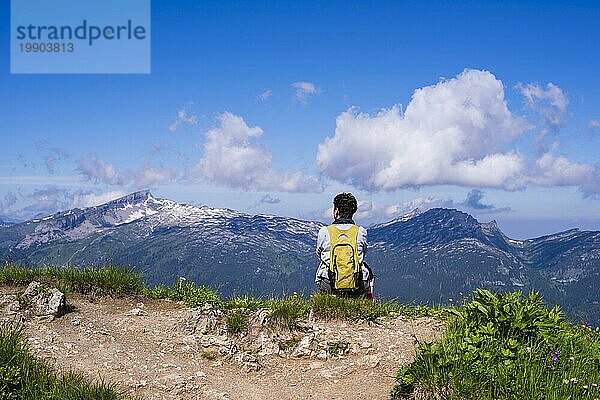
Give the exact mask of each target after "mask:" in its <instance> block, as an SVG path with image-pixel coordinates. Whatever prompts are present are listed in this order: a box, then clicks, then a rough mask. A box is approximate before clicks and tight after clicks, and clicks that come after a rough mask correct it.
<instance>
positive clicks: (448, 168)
mask: <svg viewBox="0 0 600 400" xmlns="http://www.w3.org/2000/svg"><path fill="white" fill-rule="evenodd" d="M525 129H526V123H525V122H524V121H523V120H522V119H520V118H517V117H515V116H513V115H512V113H511V112H510V111H509V110H508V107H507V105H506V101H505V100H504V88H503V85H502V82H500V81H499V80H497V79H496V77H495V76H494V75H492V74H491V73H489V72H486V71H478V70H465V71H463V72H462V73H461V74H459V75H458V76H457V77H456V78H453V79H449V80H442V81H441V82H439V83H438V84H436V85H432V86H428V87H425V88H422V89H418V90H416V91H415V92H414V94H413V96H412V99H411V102H410V103H409V105H408V107H407V108H406V112H405V113H402V111H401V108H400V107H399V106H394V107H392V108H391V109H386V110H382V111H381V112H379V113H378V114H376V115H369V114H365V113H360V112H358V111H357V110H356V109H350V110H348V111H346V112H344V113H342V114H340V115H339V116H338V118H337V120H336V129H335V135H334V136H333V137H331V138H326V139H325V141H324V142H323V143H321V144H320V145H319V148H318V152H317V164H318V166H319V168H320V170H321V171H322V172H323V173H324V174H325V175H327V176H329V177H331V178H333V179H335V180H338V181H341V182H349V183H352V184H354V185H356V186H357V187H360V188H364V189H368V190H381V189H383V190H394V189H398V188H402V187H411V186H412V187H414V186H421V185H442V184H452V185H461V186H475V187H501V188H505V189H515V188H517V187H518V185H519V183H518V179H519V178H520V177H521V176H522V174H523V173H524V171H525V169H526V160H525V158H524V156H523V155H522V154H520V153H518V152H517V151H514V150H513V151H505V150H503V149H504V146H505V145H506V144H507V143H510V142H511V141H513V140H515V139H516V138H517V137H518V136H519V135H520V134H521V133H522V132H523V131H524V130H525Z"/></svg>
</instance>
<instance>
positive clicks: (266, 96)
mask: <svg viewBox="0 0 600 400" xmlns="http://www.w3.org/2000/svg"><path fill="white" fill-rule="evenodd" d="M272 96H273V91H272V90H271V89H265V90H263V91H262V92H261V93H260V94H259V95H258V96H256V101H258V102H265V101H267V100H269V99H270V98H271V97H272Z"/></svg>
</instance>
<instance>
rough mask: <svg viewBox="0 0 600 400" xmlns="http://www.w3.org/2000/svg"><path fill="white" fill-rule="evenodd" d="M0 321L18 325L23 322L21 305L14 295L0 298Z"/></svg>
mask: <svg viewBox="0 0 600 400" xmlns="http://www.w3.org/2000/svg"><path fill="white" fill-rule="evenodd" d="M0 321H5V322H9V323H16V324H19V323H21V322H23V321H24V316H23V314H22V313H21V303H19V301H18V300H17V296H16V295H14V294H8V295H5V296H0Z"/></svg>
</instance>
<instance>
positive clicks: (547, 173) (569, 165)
mask: <svg viewBox="0 0 600 400" xmlns="http://www.w3.org/2000/svg"><path fill="white" fill-rule="evenodd" d="M535 164H536V167H537V174H536V175H535V176H533V177H531V178H530V180H531V181H532V182H533V183H535V184H537V185H540V186H575V185H584V184H589V183H590V182H592V181H593V180H594V179H595V178H594V172H595V171H596V170H597V169H598V168H597V167H593V166H591V165H588V164H580V163H576V162H573V161H571V160H569V159H568V158H567V157H565V156H563V155H559V156H556V155H554V154H552V153H550V152H548V153H545V154H544V155H542V156H541V157H540V158H538V159H537V160H536V163H535Z"/></svg>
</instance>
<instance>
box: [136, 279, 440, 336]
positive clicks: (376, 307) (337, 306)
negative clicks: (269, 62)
mask: <svg viewBox="0 0 600 400" xmlns="http://www.w3.org/2000/svg"><path fill="white" fill-rule="evenodd" d="M145 294H146V295H147V296H149V297H152V298H156V299H171V300H175V301H182V302H183V303H184V304H186V305H188V306H190V307H197V306H199V305H202V304H206V303H208V304H210V305H212V306H213V307H215V308H218V309H221V310H222V311H223V312H225V314H226V315H227V316H228V318H229V317H230V314H232V313H236V315H235V316H231V318H230V319H231V323H229V322H228V326H229V325H231V326H232V328H231V329H232V332H235V333H240V332H243V331H244V330H245V326H242V325H243V324H242V320H243V319H244V316H245V318H246V319H247V317H248V312H247V311H257V310H259V309H269V310H271V318H270V323H271V324H273V325H277V326H279V327H287V328H289V329H296V328H298V326H299V322H300V321H302V320H305V319H307V318H308V316H309V315H310V313H311V310H312V313H313V318H317V319H323V320H332V319H336V320H352V321H359V320H361V321H371V322H375V321H377V319H378V318H381V317H390V316H396V315H406V316H413V317H414V316H436V317H443V316H444V315H445V313H446V311H445V309H441V308H431V307H428V306H423V305H419V306H415V305H407V304H400V303H398V302H397V301H394V300H391V301H379V300H375V301H370V300H367V299H348V298H340V297H336V296H332V295H327V294H319V293H315V294H312V295H311V296H310V297H308V298H305V297H303V296H302V295H300V294H298V293H294V294H292V295H291V296H283V297H281V298H274V297H271V298H266V299H265V298H260V297H259V298H256V297H252V296H249V295H244V296H233V297H232V298H230V299H223V298H221V297H220V295H219V293H218V292H217V291H215V290H214V289H211V288H209V287H206V286H196V285H195V284H194V283H193V282H191V281H188V280H184V279H180V280H179V281H178V282H177V283H176V284H174V285H173V286H171V287H168V286H165V285H160V286H157V287H155V288H153V289H147V290H145ZM239 310H245V311H244V313H243V315H241V314H240V311H239ZM228 321H229V319H228ZM246 323H247V321H246ZM228 329H229V328H228Z"/></svg>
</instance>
